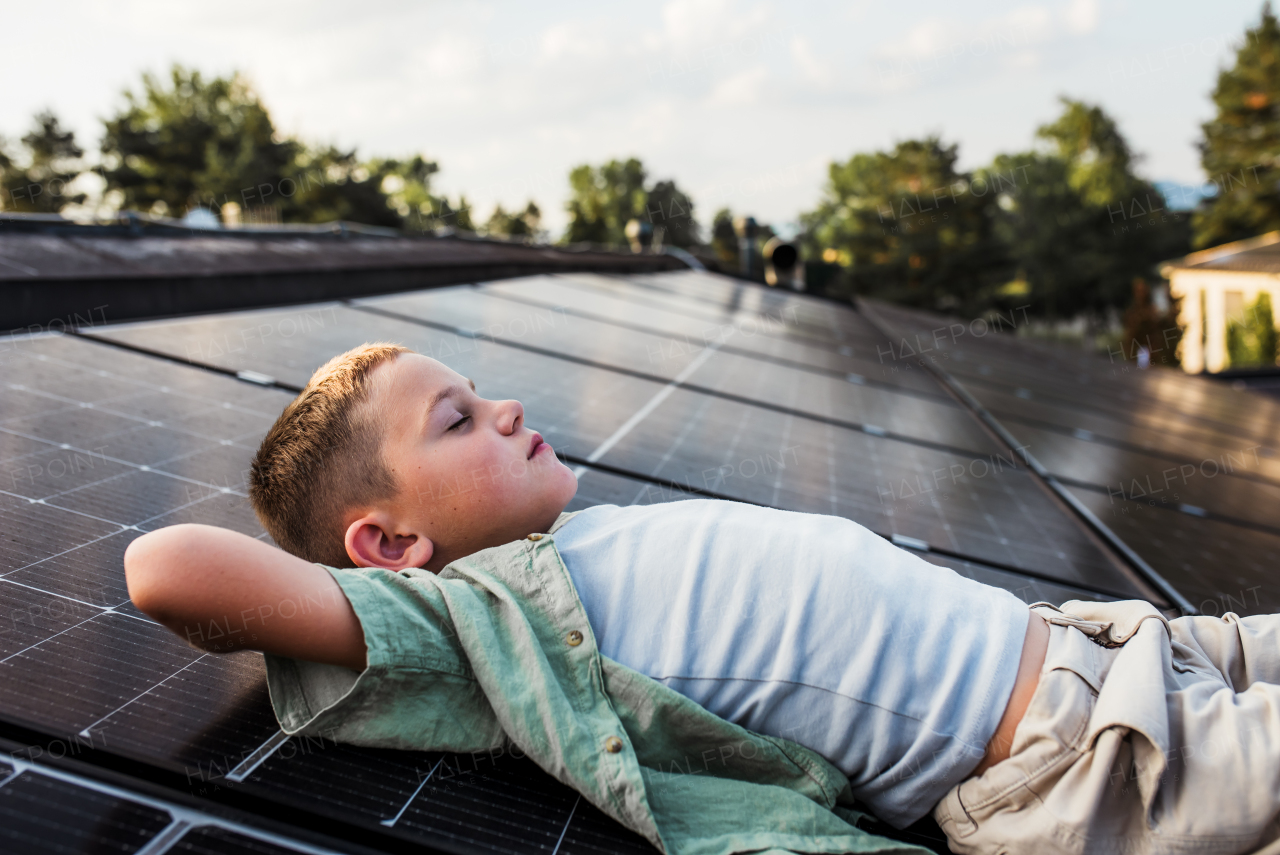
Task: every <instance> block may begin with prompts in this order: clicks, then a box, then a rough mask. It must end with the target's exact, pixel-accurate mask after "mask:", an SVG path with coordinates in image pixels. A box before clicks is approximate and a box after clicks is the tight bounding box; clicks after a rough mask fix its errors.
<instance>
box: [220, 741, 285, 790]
mask: <svg viewBox="0 0 1280 855" xmlns="http://www.w3.org/2000/svg"><path fill="white" fill-rule="evenodd" d="M288 741H289V735H288V734H287V733H285V732H284V731H283V730H277V731H276V732H275V733H273V734H272V735H271V737H270V738H269V739H267V741H266V742H263V743H262V744H261V745H259V746H258V747H257V748H255V749H253V753H251V754H250V755H249V756H248V757H245V758H244V760H242V761H240V763H239V764H238V765H237V766H236V767H235V768H234V769H232V770H231V771H230V772H228V773H227V780H228V781H235V782H237V783H239V782H240V781H243V780H244V779H245V778H247V777H249V776H250V775H252V774H253V773H254V770H256V769H257V768H258V767H259V766H261V765H262V764H263V763H265V762H267V760H269V759H271V755H272V754H274V753H276V751H278V750H279V749H280V746H282V745H284V744H285V743H286V742H288Z"/></svg>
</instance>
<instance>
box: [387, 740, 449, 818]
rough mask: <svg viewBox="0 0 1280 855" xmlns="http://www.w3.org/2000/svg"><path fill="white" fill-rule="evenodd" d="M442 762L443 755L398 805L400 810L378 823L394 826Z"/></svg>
mask: <svg viewBox="0 0 1280 855" xmlns="http://www.w3.org/2000/svg"><path fill="white" fill-rule="evenodd" d="M443 762H444V758H443V757H441V758H440V759H439V760H437V761H436V765H434V766H432V767H431V771H430V772H428V773H427V774H426V776H424V777H423V779H422V782H421V783H419V784H418V788H417V789H416V790H414V791H413V794H412V795H411V796H409V798H407V799H405V803H404V804H403V805H401V806H400V810H398V811H396V815H395V816H393V817H390V818H388V819H384V820H381V822H380V824H381V825H385V826H386V827H387V828H394V827H395V824H396V823H397V822H399V821H400V817H402V816H404V812H405V811H407V810H408V809H409V805H411V804H413V800H414V799H416V798H417V797H418V794H419V793H421V792H422V788H423V787H425V786H426V785H427V782H428V781H430V780H431V778H432V777H433V776H434V775H435V774H436V770H437V769H439V768H440V764H441V763H443Z"/></svg>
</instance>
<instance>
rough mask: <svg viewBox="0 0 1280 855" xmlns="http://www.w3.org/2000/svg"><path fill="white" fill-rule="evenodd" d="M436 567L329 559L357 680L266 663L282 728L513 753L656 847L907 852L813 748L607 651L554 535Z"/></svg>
mask: <svg viewBox="0 0 1280 855" xmlns="http://www.w3.org/2000/svg"><path fill="white" fill-rule="evenodd" d="M571 516H572V514H561V516H560V518H559V519H558V520H557V521H556V524H555V525H554V526H552V529H551V533H549V534H545V535H537V534H534V535H530V536H529V538H528V539H526V540H522V541H516V542H514V543H508V544H506V545H504V546H498V547H494V548H492V549H486V550H484V551H482V552H477V553H476V554H474V555H469V556H467V557H466V558H464V559H461V560H459V561H455V562H453V563H452V564H450V565H449V566H448V567H446V568H445V569H444V570H442V571H441V572H440V574H439V575H436V574H434V573H430V572H428V571H426V570H417V569H415V570H406V571H403V572H400V573H396V572H392V571H389V570H367V569H366V570H338V569H334V568H326V569H327V570H328V571H329V572H330V573H331V574H332V575H333V578H334V579H336V580H337V582H338V584H339V585H340V586H341V587H342V591H343V593H344V594H345V595H346V597H347V599H348V600H349V601H350V602H351V607H352V608H353V609H354V610H355V613H356V616H357V617H358V618H359V619H360V623H361V625H362V626H363V628H364V637H365V644H366V645H367V647H368V663H367V666H366V668H365V670H364V671H363V672H361V673H359V674H357V673H356V672H354V671H351V670H350V669H347V668H342V667H339V666H334V665H320V664H316V663H310V662H303V661H300V660H295V659H288V658H284V657H278V656H271V655H268V656H267V657H266V660H267V679H268V683H269V686H270V690H271V703H272V705H273V706H274V708H275V712H276V716H277V717H278V718H279V719H280V725H281V727H282V728H283V729H284V731H285V732H286V733H289V734H298V733H301V734H321V733H322V734H325V735H327V736H331V737H333V738H335V739H337V740H338V741H340V742H349V743H353V744H356V745H366V746H372V747H378V748H399V749H411V750H431V751H454V752H487V751H497V750H499V749H510V748H511V747H515V748H518V749H519V750H520V751H523V752H524V753H525V754H527V755H528V756H529V757H530V758H532V759H533V760H534V762H536V763H537V764H538V765H539V766H541V767H542V768H543V769H544V770H546V771H547V772H548V773H550V774H551V775H553V776H554V777H556V778H557V779H559V780H560V781H563V782H564V783H566V784H568V785H569V786H571V787H573V788H574V789H576V790H577V791H578V792H580V793H582V795H583V797H584V798H586V799H587V800H588V801H590V802H591V803H592V804H594V805H596V806H597V807H598V808H600V809H601V810H602V811H604V812H605V813H607V814H608V815H609V816H611V817H613V818H614V819H616V820H617V821H618V822H620V823H622V824H623V825H625V826H626V827H627V828H630V829H632V830H633V831H636V832H637V833H639V834H641V835H643V836H644V837H645V838H647V839H648V840H649V841H650V842H651V843H652V844H653V845H654V846H656V847H658V849H660V850H662V851H663V852H668V853H678V855H684V853H698V855H704V854H705V855H720V853H723V854H724V855H727V853H732V852H761V851H769V850H781V851H791V852H813V853H819V852H833V853H834V852H915V853H922V852H926V851H927V850H923V849H919V848H917V847H914V846H910V845H907V844H904V843H899V842H897V841H893V840H888V839H886V838H883V837H877V836H875V835H871V834H868V833H867V832H865V831H861V830H859V829H857V828H855V827H854V826H853V825H852V824H851V823H853V822H856V821H857V819H858V818H859V817H861V816H862V814H859V813H858V812H857V811H854V810H852V809H851V807H850V806H851V805H852V802H853V797H852V794H851V792H850V788H849V782H848V779H847V778H845V777H844V775H842V774H841V773H840V771H839V770H837V769H836V768H835V767H834V766H832V765H831V764H830V763H828V762H827V761H826V760H824V759H823V758H822V757H820V756H819V755H817V754H815V753H814V752H812V751H810V750H809V749H807V748H804V747H803V746H800V745H797V744H795V743H793V742H789V741H787V740H785V739H778V738H775V737H769V736H762V735H760V734H757V733H752V732H751V731H748V730H746V729H744V728H742V727H739V726H738V725H735V724H732V723H730V722H728V721H725V720H724V719H721V718H719V717H718V716H715V715H713V714H711V713H709V712H707V711H706V710H705V709H703V708H702V707H700V706H698V705H697V704H696V703H694V702H693V701H691V700H689V699H688V698H686V697H684V696H683V695H681V694H679V693H677V692H675V691H673V690H671V689H669V688H667V687H666V686H664V685H662V684H661V683H659V682H657V681H656V680H653V679H651V678H649V677H647V676H644V675H642V674H639V673H637V672H636V671H633V670H631V669H630V668H626V667H624V666H623V665H620V664H618V663H617V662H614V661H612V660H610V659H608V658H607V657H605V656H602V655H601V654H600V652H599V650H598V649H597V648H596V643H595V639H594V637H593V635H592V632H591V627H590V626H589V625H588V623H587V616H586V612H585V611H584V610H583V607H582V603H581V602H580V601H579V600H578V595H577V593H576V591H575V590H574V587H573V582H572V581H571V580H570V578H569V573H568V571H567V570H566V569H565V566H564V563H563V562H562V561H561V560H560V554H559V553H558V552H557V551H556V547H555V537H554V532H555V531H556V530H557V529H558V528H560V526H562V525H564V523H565V522H567V521H568V519H569V518H570V517H571Z"/></svg>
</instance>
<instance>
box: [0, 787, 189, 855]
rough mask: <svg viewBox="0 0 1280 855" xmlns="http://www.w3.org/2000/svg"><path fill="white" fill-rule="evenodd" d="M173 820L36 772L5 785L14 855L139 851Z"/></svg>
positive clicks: (1, 794)
mask: <svg viewBox="0 0 1280 855" xmlns="http://www.w3.org/2000/svg"><path fill="white" fill-rule="evenodd" d="M169 822H170V817H169V815H168V814H167V813H165V812H164V811H162V810H156V809H155V808H150V807H146V806H144V805H140V804H137V803H136V802H130V801H128V800H126V799H123V798H119V797H116V796H109V795H105V794H102V793H98V792H95V791H93V790H90V789H87V788H85V787H77V786H74V785H71V784H67V783H65V782H63V781H59V780H57V779H54V778H49V777H47V776H44V775H37V774H33V773H31V772H23V773H21V774H19V775H17V776H16V777H14V778H12V779H10V780H9V781H7V782H6V783H5V784H4V785H3V786H0V841H3V842H4V851H5V852H6V853H8V855H48V853H51V852H58V853H77V852H83V853H89V852H136V851H138V850H139V849H141V848H142V846H143V845H144V844H146V843H147V842H148V841H149V840H151V839H152V838H153V837H155V836H156V835H157V834H159V833H160V831H161V830H162V829H163V828H164V827H165V826H167V825H168V824H169Z"/></svg>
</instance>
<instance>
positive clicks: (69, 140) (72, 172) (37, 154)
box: [0, 110, 85, 214]
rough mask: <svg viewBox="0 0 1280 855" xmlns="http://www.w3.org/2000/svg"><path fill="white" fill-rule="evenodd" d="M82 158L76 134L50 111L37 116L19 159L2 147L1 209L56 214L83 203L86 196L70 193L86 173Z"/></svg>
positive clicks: (24, 140) (26, 137)
mask: <svg viewBox="0 0 1280 855" xmlns="http://www.w3.org/2000/svg"><path fill="white" fill-rule="evenodd" d="M83 156H84V150H83V149H82V148H80V146H79V145H77V144H76V135H75V132H74V131H69V130H65V129H64V128H63V127H62V126H61V124H59V122H58V117H57V116H55V115H54V114H53V113H52V112H51V111H48V110H46V111H44V112H42V113H39V114H37V115H36V117H35V127H34V128H33V129H32V130H31V131H30V132H29V133H28V134H26V136H24V137H23V138H22V151H21V153H20V154H18V155H17V157H16V158H15V157H13V156H11V155H10V154H9V153H8V152H5V151H3V146H0V188H2V190H3V194H2V195H0V208H2V209H3V210H6V211H22V212H25V213H35V214H56V213H58V212H59V211H61V210H62V209H63V208H64V207H65V206H67V205H78V204H81V203H83V202H84V200H85V194H84V193H73V192H71V191H69V190H68V189H67V185H69V184H70V183H71V182H72V181H74V180H75V179H76V177H77V176H79V175H80V173H81V172H82V171H83V169H82V164H81V162H80V159H81V158H82V157H83ZM20 164H22V165H20Z"/></svg>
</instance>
